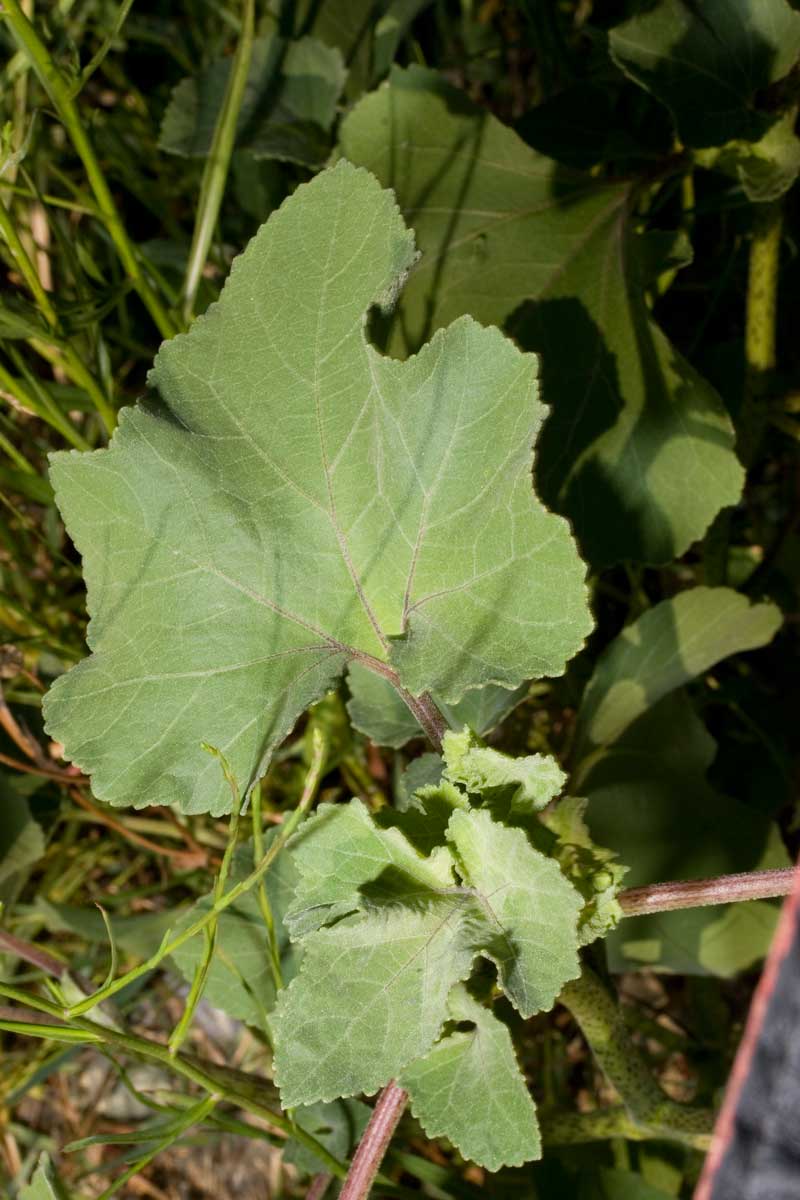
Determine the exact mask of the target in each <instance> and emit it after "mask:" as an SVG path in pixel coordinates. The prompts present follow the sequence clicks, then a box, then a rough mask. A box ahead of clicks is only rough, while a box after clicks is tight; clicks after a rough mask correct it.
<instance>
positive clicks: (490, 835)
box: [448, 809, 582, 1017]
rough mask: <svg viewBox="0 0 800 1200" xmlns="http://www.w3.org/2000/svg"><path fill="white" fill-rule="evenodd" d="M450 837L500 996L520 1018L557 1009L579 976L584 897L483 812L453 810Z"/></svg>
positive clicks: (523, 840)
mask: <svg viewBox="0 0 800 1200" xmlns="http://www.w3.org/2000/svg"><path fill="white" fill-rule="evenodd" d="M448 837H449V839H450V842H451V844H452V845H453V848H454V850H455V852H456V854H457V856H458V863H459V870H460V873H461V874H462V876H463V878H464V882H465V883H467V884H469V885H471V886H472V887H473V888H474V889H475V892H476V895H477V897H478V898H479V900H480V903H481V907H482V911H483V912H484V914H485V920H486V928H487V933H488V935H489V936H488V940H485V941H484V942H483V945H482V950H483V952H484V953H485V954H486V955H487V956H488V957H489V958H491V959H492V960H493V961H494V962H496V963H497V968H498V972H499V975H500V985H501V987H502V988H503V991H504V992H505V993H506V995H507V996H508V998H509V1000H510V1001H511V1002H512V1004H513V1005H514V1006H515V1008H517V1009H518V1010H519V1012H520V1013H521V1014H522V1016H523V1017H530V1016H533V1014H534V1013H536V1012H541V1011H542V1010H543V1009H549V1008H552V1006H553V1003H554V1002H555V999H556V997H557V996H558V993H559V992H560V991H561V988H562V987H563V986H564V984H565V983H566V982H567V980H569V979H575V978H576V976H577V975H578V971H579V965H578V935H577V922H578V915H579V913H580V910H581V907H582V900H581V897H580V895H579V894H578V892H577V891H576V890H575V888H574V887H573V886H572V884H571V883H569V882H568V881H567V880H566V879H565V878H564V876H563V875H562V873H561V870H560V868H559V866H558V863H556V862H555V861H554V860H553V859H550V858H547V857H546V856H545V855H544V854H540V853H539V851H538V850H534V849H533V847H532V846H531V844H530V843H529V841H528V839H527V837H526V835H525V833H524V831H523V830H522V829H509V828H506V827H505V826H503V825H500V824H499V823H498V822H496V821H493V820H492V817H491V815H490V814H489V813H488V812H487V811H486V810H480V809H478V810H475V809H473V810H472V811H470V812H466V811H464V810H463V809H459V810H458V811H457V812H454V813H453V816H452V817H451V818H450V825H449V827H448Z"/></svg>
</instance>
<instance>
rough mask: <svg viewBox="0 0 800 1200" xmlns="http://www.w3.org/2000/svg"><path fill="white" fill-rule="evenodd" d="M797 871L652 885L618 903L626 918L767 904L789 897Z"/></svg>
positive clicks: (628, 892) (630, 892)
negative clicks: (748, 902)
mask: <svg viewBox="0 0 800 1200" xmlns="http://www.w3.org/2000/svg"><path fill="white" fill-rule="evenodd" d="M794 877H795V868H794V867H785V868H782V869H779V870H773V871H743V872H742V873H741V874H738V875H719V876H717V877H716V878H714V879H679V880H675V881H674V882H672V883H651V884H649V885H648V886H647V887H638V888H627V890H625V891H623V892H620V894H619V897H618V899H619V903H620V905H621V907H622V911H623V912H624V914H625V916H626V917H638V916H641V915H642V914H643V913H651V912H672V911H673V910H675V909H679V908H703V907H705V906H706V905H709V904H733V903H737V902H739V901H742V900H766V899H769V898H770V897H772V896H786V895H788V894H789V892H791V890H792V886H793V884H794Z"/></svg>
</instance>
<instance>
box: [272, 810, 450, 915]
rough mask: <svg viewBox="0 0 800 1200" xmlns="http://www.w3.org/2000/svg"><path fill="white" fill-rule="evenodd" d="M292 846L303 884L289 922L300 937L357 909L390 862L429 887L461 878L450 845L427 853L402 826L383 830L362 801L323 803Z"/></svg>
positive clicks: (290, 913) (298, 877)
mask: <svg viewBox="0 0 800 1200" xmlns="http://www.w3.org/2000/svg"><path fill="white" fill-rule="evenodd" d="M289 849H290V853H291V859H292V863H293V866H294V870H295V871H296V873H297V884H296V888H295V893H294V901H293V903H292V905H291V907H290V909H289V911H288V913H287V923H288V924H289V926H290V928H291V931H292V936H293V937H295V938H296V937H300V936H303V935H304V934H305V933H308V932H310V931H311V930H312V929H314V928H316V927H317V926H318V925H320V924H322V923H324V922H327V921H330V920H332V919H333V918H335V917H336V916H340V915H342V913H345V912H348V911H350V910H352V909H353V907H354V906H355V905H354V898H356V897H357V893H358V890H359V888H360V887H362V885H363V884H365V883H371V882H372V881H373V880H375V879H377V878H378V876H379V875H380V874H381V873H382V872H383V871H385V870H387V869H388V868H389V867H394V868H395V869H396V870H397V871H402V872H404V873H405V874H406V875H408V876H410V877H411V878H413V879H416V880H417V881H418V882H419V883H420V884H421V885H422V886H423V887H429V888H446V887H452V885H453V884H454V882H455V880H454V878H453V872H452V859H451V857H450V854H449V853H448V852H447V850H445V849H441V850H439V851H438V852H435V853H434V855H432V856H431V857H430V858H426V857H424V856H423V855H421V854H420V853H419V852H418V851H417V850H415V849H414V847H413V846H412V845H411V843H410V842H409V841H407V840H406V838H405V837H404V836H403V834H402V833H401V832H400V831H399V830H398V829H381V828H380V826H378V825H377V824H376V823H375V822H374V820H373V819H372V817H371V816H370V813H369V812H368V810H367V808H366V807H365V806H364V804H363V803H362V802H361V801H360V800H351V801H350V802H349V804H321V805H320V806H319V808H318V809H317V812H316V813H315V814H314V816H313V817H311V819H310V820H308V821H306V822H305V824H304V825H303V828H302V829H301V830H300V832H299V833H297V834H296V835H295V836H294V837H293V838H292V840H291V842H290V844H289Z"/></svg>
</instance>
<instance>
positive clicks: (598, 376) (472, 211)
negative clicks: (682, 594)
mask: <svg viewBox="0 0 800 1200" xmlns="http://www.w3.org/2000/svg"><path fill="white" fill-rule="evenodd" d="M340 146H341V150H342V153H343V154H344V155H345V156H346V157H347V158H349V159H350V160H351V161H353V162H359V163H362V164H363V165H364V166H366V167H368V168H369V169H370V170H371V171H374V173H375V174H376V175H377V176H378V178H379V179H380V180H381V181H382V182H383V183H385V184H387V185H389V186H391V187H393V188H394V189H395V190H396V192H397V196H398V200H399V203H400V205H401V208H402V209H403V211H404V213H406V214H407V216H408V219H409V220H410V221H411V222H412V223H413V225H414V227H415V229H416V233H417V238H418V241H419V245H420V248H421V250H422V252H423V257H422V259H421V261H420V264H419V266H418V267H417V268H416V269H415V270H414V272H413V273H412V275H411V277H410V279H409V283H408V285H407V287H406V288H405V290H404V292H403V296H402V298H401V302H400V305H399V308H398V313H397V315H396V317H395V319H394V320H393V322H392V325H391V328H390V330H389V345H390V348H391V349H392V350H393V351H395V352H398V353H402V352H404V351H405V352H408V351H413V350H415V349H416V348H417V347H418V346H419V345H420V344H421V343H422V342H424V340H425V338H426V337H427V336H429V334H430V332H431V331H432V330H434V329H436V328H438V327H440V326H442V325H446V324H447V322H449V321H451V320H453V319H454V318H456V317H458V316H459V315H460V314H461V313H464V312H469V313H471V314H472V315H474V316H475V317H477V318H478V319H479V320H481V321H486V322H496V323H497V324H501V323H503V322H504V321H507V320H510V321H511V323H510V326H509V327H510V329H511V331H512V332H513V333H514V336H515V337H516V338H517V340H518V341H519V342H520V344H521V345H523V346H525V348H526V349H530V350H536V351H539V352H541V354H542V361H543V395H544V398H545V400H546V402H547V403H548V404H549V405H551V406H552V413H551V416H550V418H549V420H548V422H547V424H546V426H545V428H544V430H543V433H542V441H541V452H540V454H539V457H538V464H537V481H538V487H539V488H540V489H541V494H542V496H543V498H544V499H545V501H546V502H547V503H548V504H550V505H552V506H553V507H554V508H557V509H558V511H559V512H562V513H564V514H566V515H567V516H569V518H570V519H571V521H572V522H573V526H574V528H575V531H576V533H577V535H578V539H579V542H580V544H581V546H582V548H583V550H584V552H585V554H586V555H587V556H588V557H589V558H590V559H591V561H592V562H593V563H595V564H596V565H598V566H603V565H608V564H610V563H614V562H617V561H620V560H623V559H637V560H640V561H643V562H653V563H662V562H667V561H670V560H671V559H673V558H674V557H676V556H677V555H680V554H682V553H683V552H684V551H685V550H686V549H687V547H688V546H689V544H690V543H691V542H692V541H694V540H695V539H697V538H698V537H700V536H701V535H702V534H703V533H704V532H705V530H706V528H707V527H708V525H709V523H710V522H711V520H712V519H713V517H714V516H715V515H716V513H717V512H718V511H719V509H720V508H721V507H723V506H725V505H729V504H733V503H735V502H736V501H737V500H738V497H739V494H740V491H741V486H742V480H743V473H742V470H741V467H740V464H739V462H738V460H737V458H736V455H735V453H734V436H733V428H732V426H731V423H730V420H729V418H728V416H727V414H726V413H725V410H724V408H723V405H722V402H721V400H720V398H719V396H718V395H717V394H716V392H715V391H714V389H713V388H712V387H711V386H710V384H708V383H707V382H706V381H705V380H704V379H703V378H702V377H701V376H700V375H698V373H697V372H696V371H695V370H694V369H693V368H692V367H691V366H690V364H689V363H688V362H686V361H685V360H684V359H683V358H682V357H681V356H680V354H678V352H677V351H676V350H675V348H674V347H673V346H672V345H671V343H670V342H669V340H668V339H667V338H666V337H665V335H664V334H663V333H662V331H661V330H660V329H659V327H658V326H657V325H656V323H655V322H654V321H653V319H652V317H651V315H650V309H649V307H648V304H647V301H646V287H647V284H648V282H649V279H648V274H647V262H648V261H649V258H650V257H651V255H650V252H649V246H648V238H647V237H646V236H645V237H643V236H642V235H640V234H638V233H637V232H636V231H635V230H634V229H633V227H632V223H631V221H630V220H629V208H630V204H631V200H632V196H631V187H630V185H629V184H627V183H614V184H608V183H603V182H598V181H597V180H596V179H594V178H593V177H592V176H590V175H588V174H584V173H582V172H578V171H573V170H570V169H568V168H565V167H563V166H562V165H561V164H559V163H557V162H555V161H554V160H553V159H550V158H546V157H544V156H543V155H541V154H537V153H536V152H535V151H534V150H532V149H530V147H528V146H526V145H525V143H524V142H523V141H522V140H521V139H520V138H519V137H518V136H517V134H516V133H514V131H513V130H511V129H509V128H507V127H506V126H504V125H502V124H501V123H500V122H499V121H498V120H496V118H494V117H493V116H491V115H490V114H488V113H487V112H486V110H485V109H484V108H479V107H477V106H475V105H473V104H472V103H471V102H470V101H469V100H468V99H467V97H466V96H465V95H464V94H463V93H462V92H459V91H457V90H456V89H455V88H453V87H451V86H450V85H449V84H447V83H445V82H444V80H443V79H442V78H441V76H439V75H438V74H436V73H435V72H432V71H425V70H422V69H420V68H416V67H414V68H409V69H408V70H406V71H401V70H398V69H395V70H394V71H393V72H392V75H391V77H390V82H389V83H388V84H387V85H384V86H383V87H381V88H378V90H377V91H375V92H373V93H371V94H370V95H368V96H366V97H365V98H364V99H363V100H362V101H361V102H360V103H359V104H357V105H356V107H355V108H354V109H353V110H352V112H351V113H350V114H349V115H348V116H347V118H346V119H345V121H344V122H343V124H342V129H341V134H340ZM655 236H656V238H657V239H659V241H660V239H661V237H662V236H663V235H660V234H656V235H655ZM526 302H527V303H526ZM521 306H524V307H521ZM517 309H519V310H520V311H519V312H518V313H517V312H516V310H517ZM515 313H516V315H514V314H515ZM512 317H513V319H512Z"/></svg>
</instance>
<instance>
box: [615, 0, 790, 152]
mask: <svg viewBox="0 0 800 1200" xmlns="http://www.w3.org/2000/svg"><path fill="white" fill-rule="evenodd" d="M609 42H610V48H611V53H612V55H613V57H614V60H615V62H617V63H618V64H619V66H620V67H622V69H623V70H624V71H626V72H628V74H630V75H631V77H632V78H633V79H635V80H636V81H637V83H640V84H641V85H642V86H643V87H646V88H648V89H649V90H650V91H651V92H652V93H653V94H654V95H655V96H658V98H659V100H663V102H664V103H665V104H666V105H667V106H668V107H669V109H670V111H671V112H672V114H673V116H674V118H675V123H676V125H677V128H678V133H679V136H680V138H681V141H683V142H684V143H685V144H686V145H688V146H721V145H722V144H723V143H725V142H730V141H733V140H734V139H741V140H743V141H748V142H757V141H758V140H759V139H760V138H761V137H763V135H764V134H765V133H766V131H767V129H768V128H769V126H770V125H771V124H772V123H773V122H774V120H775V117H774V114H773V113H770V112H769V111H768V109H767V110H766V111H765V110H764V108H762V107H761V106H760V104H759V101H760V100H761V102H762V104H763V99H764V98H763V96H762V95H761V93H763V92H764V91H765V90H766V89H767V88H768V87H769V85H770V84H774V83H776V82H777V81H778V80H780V79H782V78H783V77H784V75H786V74H787V73H788V72H789V71H790V70H791V69H792V68H793V67H794V66H795V64H796V62H797V56H798V54H800V14H798V13H796V12H794V11H793V10H792V8H791V7H790V6H789V4H787V3H786V0H759V2H758V3H756V4H754V3H750V0H706V2H705V3H704V4H702V5H695V4H685V3H683V0H660V2H659V3H658V4H657V5H656V6H655V7H654V8H652V9H651V10H650V11H649V12H645V13H642V14H640V15H637V16H634V17H631V19H630V20H629V21H625V22H623V23H622V24H621V25H618V26H617V27H616V28H615V29H613V30H612V31H611V35H610V38H609Z"/></svg>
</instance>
